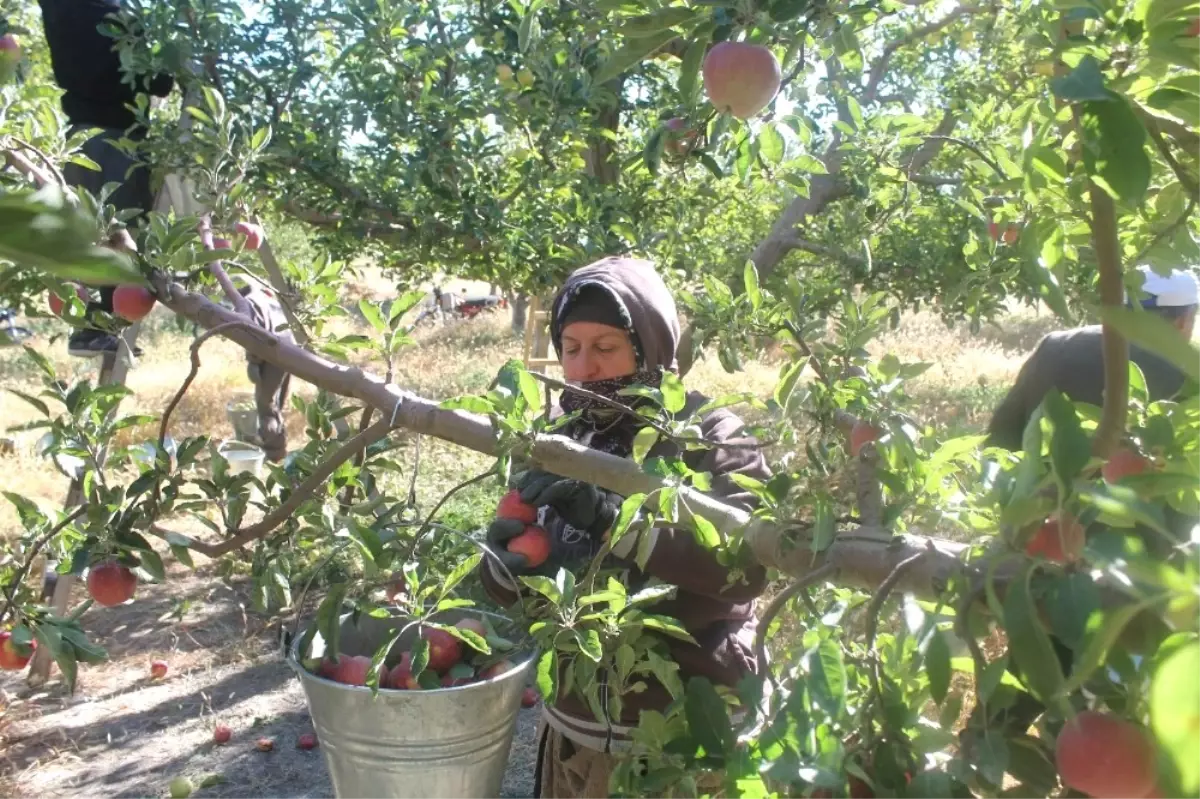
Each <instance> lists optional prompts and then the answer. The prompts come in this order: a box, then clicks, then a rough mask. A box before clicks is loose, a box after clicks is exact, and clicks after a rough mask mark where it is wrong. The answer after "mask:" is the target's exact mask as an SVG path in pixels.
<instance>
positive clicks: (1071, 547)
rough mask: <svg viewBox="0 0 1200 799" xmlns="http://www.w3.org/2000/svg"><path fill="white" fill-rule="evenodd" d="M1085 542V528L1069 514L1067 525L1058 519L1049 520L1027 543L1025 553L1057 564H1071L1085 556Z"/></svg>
mask: <svg viewBox="0 0 1200 799" xmlns="http://www.w3.org/2000/svg"><path fill="white" fill-rule="evenodd" d="M1083 542H1084V530H1083V526H1082V525H1081V524H1079V522H1077V521H1075V519H1074V517H1072V516H1070V515H1069V514H1068V515H1067V517H1066V524H1065V525H1063V524H1060V523H1059V520H1058V519H1047V520H1046V522H1045V524H1043V525H1042V526H1041V527H1039V528H1038V531H1037V532H1036V533H1034V534H1033V537H1032V538H1030V539H1029V541H1028V542H1026V544H1025V553H1026V554H1027V555H1029V556H1030V557H1034V558H1045V559H1046V560H1051V561H1054V562H1055V563H1070V562H1072V561H1075V560H1078V559H1079V556H1080V555H1082V554H1083Z"/></svg>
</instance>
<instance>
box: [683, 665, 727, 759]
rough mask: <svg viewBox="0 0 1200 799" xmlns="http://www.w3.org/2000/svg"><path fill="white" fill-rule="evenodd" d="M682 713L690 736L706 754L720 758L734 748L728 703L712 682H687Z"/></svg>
mask: <svg viewBox="0 0 1200 799" xmlns="http://www.w3.org/2000/svg"><path fill="white" fill-rule="evenodd" d="M683 712H684V715H685V717H686V718H687V723H688V732H690V733H691V736H692V738H694V739H695V740H696V741H697V742H698V743H699V744H700V745H701V746H703V747H704V751H705V753H707V754H709V755H715V756H718V757H719V756H721V755H723V754H724V753H725V751H726V750H728V749H731V748H732V747H733V744H734V740H735V739H734V735H733V727H732V726H731V725H730V723H729V714H728V713H727V712H726V710H725V702H724V701H722V699H721V696H720V694H718V693H717V689H716V688H714V687H713V684H712V683H711V682H709V681H708V680H706V679H704V678H703V677H692V678H690V679H689V680H688V681H687V693H686V695H685V698H684V700H683Z"/></svg>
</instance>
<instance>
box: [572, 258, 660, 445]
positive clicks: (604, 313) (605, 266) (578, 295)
mask: <svg viewBox="0 0 1200 799" xmlns="http://www.w3.org/2000/svg"><path fill="white" fill-rule="evenodd" d="M572 322H599V323H601V324H606V325H609V326H611V327H616V328H619V329H622V330H625V331H626V332H627V333H628V334H629V337H630V340H631V341H632V343H633V347H634V351H635V352H636V353H637V364H638V369H637V371H635V372H634V373H633V374H631V375H626V376H624V377H617V378H612V379H609V380H597V381H594V382H589V383H581V384H580V388H583V389H586V390H587V391H589V392H591V393H593V394H598V395H600V396H603V397H605V398H607V399H610V400H614V401H616V402H620V403H621V404H623V405H626V406H629V407H636V406H637V405H638V404H639V402H645V400H644V399H640V398H638V397H636V396H622V395H621V394H620V393H619V392H620V391H621V390H623V389H626V388H629V387H630V386H635V385H642V386H648V387H651V388H657V387H658V386H659V385H660V383H661V382H662V375H663V371H664V370H667V369H674V368H675V350H676V348H677V347H678V345H679V317H678V314H677V312H676V310H675V301H674V299H672V297H671V293H670V292H669V291H668V290H667V287H666V285H665V284H664V283H663V282H662V279H661V278H660V277H659V276H658V273H657V272H655V271H654V265H653V264H651V263H650V262H649V261H642V260H637V259H633V258H605V259H603V260H601V261H597V262H596V263H594V264H591V265H590V266H585V267H583V268H581V269H578V270H576V271H575V272H573V273H572V274H571V276H570V277H569V278H567V282H566V284H565V285H564V286H563V287H562V289H561V290H560V291H559V293H558V296H557V297H555V298H554V305H553V316H552V318H551V325H550V335H551V339H552V341H553V342H554V349H555V351H557V352H558V354H559V356H560V357H561V356H562V331H563V329H564V328H565V327H566V326H567V325H568V324H570V323H572ZM559 403H560V405H561V406H562V409H563V411H564V412H566V413H574V412H579V417H578V419H577V420H576V421H575V422H573V423H572V424H571V425H570V427H569V429H568V430H567V431H566V432H567V434H568V435H570V436H571V437H572V438H574V439H575V440H576V441H579V442H580V443H581V444H584V445H586V446H588V447H591V448H592V449H598V450H601V451H604V452H611V453H613V454H614V455H620V456H622V457H627V456H628V455H629V454H630V452H631V451H632V448H633V437H634V436H635V435H636V434H637V431H638V430H639V429H640V428H641V425H640V424H638V422H637V419H635V418H634V417H633V416H631V415H630V414H628V413H624V412H621V411H618V410H615V409H613V408H611V407H609V406H608V405H605V404H604V403H602V402H600V401H598V400H596V399H595V398H593V397H589V396H587V395H585V394H582V393H579V392H576V391H572V390H570V389H567V390H566V391H564V392H563V393H562V396H561V397H560V399H559Z"/></svg>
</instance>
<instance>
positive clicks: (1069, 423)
mask: <svg viewBox="0 0 1200 799" xmlns="http://www.w3.org/2000/svg"><path fill="white" fill-rule="evenodd" d="M1042 402H1043V403H1044V404H1045V408H1046V416H1047V417H1049V419H1050V422H1051V423H1052V424H1053V425H1054V432H1053V434H1052V435H1051V438H1050V463H1051V465H1052V466H1053V467H1054V476H1055V477H1056V478H1058V485H1059V488H1060V489H1061V490H1062V491H1063V492H1064V494H1065V492H1066V490H1067V486H1069V485H1070V484H1071V481H1073V480H1074V479H1075V478H1076V477H1078V476H1079V473H1080V472H1082V471H1083V467H1085V466H1087V463H1088V460H1090V459H1091V457H1092V445H1091V441H1090V440H1089V439H1088V437H1087V434H1086V433H1084V432H1083V426H1082V425H1081V424H1080V423H1079V416H1078V415H1077V414H1076V413H1075V406H1074V405H1072V404H1071V401H1070V400H1068V399H1067V398H1066V397H1064V396H1063V395H1062V394H1061V393H1060V392H1059V391H1058V390H1057V389H1051V390H1050V391H1049V393H1047V394H1046V397H1045V399H1043V400H1042Z"/></svg>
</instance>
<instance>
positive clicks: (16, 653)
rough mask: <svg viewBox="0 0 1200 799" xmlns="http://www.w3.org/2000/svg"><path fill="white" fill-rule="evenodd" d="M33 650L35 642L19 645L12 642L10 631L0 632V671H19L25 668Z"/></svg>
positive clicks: (35, 645) (35, 648) (35, 647)
mask: <svg viewBox="0 0 1200 799" xmlns="http://www.w3.org/2000/svg"><path fill="white" fill-rule="evenodd" d="M35 650H37V641H34V640H30V641H29V643H28V644H20V645H19V644H16V643H15V642H14V641H13V640H12V631H11V630H3V631H0V669H4V670H6V671H19V670H21V669H23V668H25V666H26V665H27V664H28V663H29V659H30V658H31V657H33V653H34V651H35Z"/></svg>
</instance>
